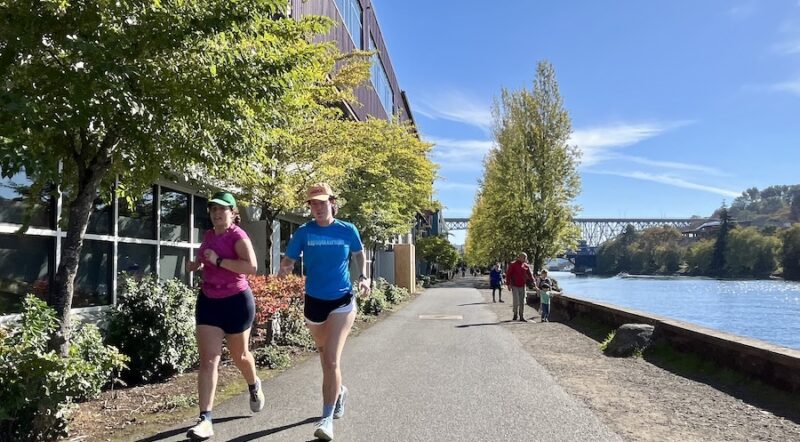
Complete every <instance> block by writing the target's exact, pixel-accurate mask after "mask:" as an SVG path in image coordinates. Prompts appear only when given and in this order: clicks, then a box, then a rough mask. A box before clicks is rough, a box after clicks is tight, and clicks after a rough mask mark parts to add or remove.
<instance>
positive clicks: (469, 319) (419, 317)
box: [141, 285, 622, 442]
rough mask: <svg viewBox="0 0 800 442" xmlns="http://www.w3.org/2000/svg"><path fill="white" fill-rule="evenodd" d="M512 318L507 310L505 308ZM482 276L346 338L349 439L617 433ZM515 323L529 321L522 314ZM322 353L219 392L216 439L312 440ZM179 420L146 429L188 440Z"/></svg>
mask: <svg viewBox="0 0 800 442" xmlns="http://www.w3.org/2000/svg"><path fill="white" fill-rule="evenodd" d="M504 319H506V318H504ZM497 321H498V319H497V317H496V315H495V314H494V313H492V312H491V311H490V310H489V309H488V308H487V307H486V304H484V300H483V298H482V296H481V295H480V293H479V292H478V291H477V290H476V289H474V288H471V287H470V288H467V287H457V286H455V285H452V286H451V287H442V288H433V289H428V290H426V291H425V292H424V293H423V294H422V295H420V296H419V297H417V298H416V299H415V300H414V301H413V302H411V303H409V304H408V305H407V306H406V307H405V308H403V309H402V310H400V311H398V312H395V313H394V314H392V315H391V316H389V317H388V318H385V319H383V320H381V321H380V322H379V323H377V324H375V325H374V326H372V327H370V328H368V329H366V330H364V331H363V332H361V333H360V334H359V335H358V336H355V337H351V338H350V339H348V342H347V345H346V347H345V350H344V355H343V358H342V375H343V379H344V384H345V385H347V387H348V388H349V390H350V396H349V400H348V403H347V409H346V413H345V416H344V417H343V418H342V419H337V420H335V421H334V435H335V439H334V440H341V441H370V442H374V441H452V440H463V441H500V440H504V441H513V440H525V441H528V440H535V441H620V440H622V439H621V438H620V437H619V436H618V435H616V434H615V433H613V432H612V431H611V430H609V429H608V428H607V427H606V426H605V425H603V424H602V423H601V422H600V421H599V420H598V419H597V418H596V417H595V416H594V415H593V414H592V412H591V411H590V410H588V409H587V408H586V407H585V406H584V405H582V404H581V403H580V402H579V401H577V400H575V399H574V398H572V397H570V396H569V395H568V394H567V393H565V392H564V391H563V390H562V389H561V388H560V387H559V386H558V385H557V384H556V382H555V381H554V380H553V378H552V377H551V376H550V374H549V373H548V372H547V371H546V370H545V369H544V368H543V367H542V366H541V365H539V363H537V362H536V360H534V359H533V358H532V357H531V356H530V355H529V354H528V353H526V352H525V351H524V350H523V348H522V346H521V345H520V343H519V341H517V339H516V338H515V337H514V336H513V335H512V334H511V333H510V332H509V331H508V330H507V329H506V328H505V327H499V326H497V324H498V322H497ZM513 326H522V327H524V326H529V324H526V323H521V322H520V323H518V325H517V324H513ZM321 385H322V370H321V368H320V365H319V358H317V357H312V358H310V359H309V360H307V361H305V362H304V363H302V364H300V365H298V366H297V367H294V368H292V369H290V370H287V371H286V372H284V373H282V374H280V375H279V376H276V377H274V378H273V379H270V380H267V381H265V382H264V392H265V394H266V396H267V405H266V407H265V408H264V410H263V411H262V412H261V413H257V414H252V413H251V412H250V409H249V406H248V399H247V395H246V394H242V395H240V396H237V397H234V398H232V399H230V400H228V401H226V402H225V403H222V404H217V405H216V407H215V410H214V432H215V436H214V438H213V440H215V441H252V440H263V441H308V440H316V439H315V438H314V437H313V432H314V429H313V423H314V421H316V420H317V419H318V416H319V414H320V412H321V411H322V400H321V392H320V389H321ZM192 424H193V422H189V421H186V422H183V423H181V424H180V425H177V426H175V427H172V428H169V429H165V430H164V431H162V432H160V433H158V434H154V435H152V436H150V437H148V438H146V439H141V441H177V440H185V433H186V430H187V429H188V428H189V427H190V426H191V425H192Z"/></svg>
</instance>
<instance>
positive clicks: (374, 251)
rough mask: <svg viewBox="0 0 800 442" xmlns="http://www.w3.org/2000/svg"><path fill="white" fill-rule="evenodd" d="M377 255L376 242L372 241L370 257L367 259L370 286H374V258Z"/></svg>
mask: <svg viewBox="0 0 800 442" xmlns="http://www.w3.org/2000/svg"><path fill="white" fill-rule="evenodd" d="M377 256H378V242H377V241H376V242H374V243H372V259H371V260H370V261H369V279H370V281H371V282H370V286H375V258H376V257H377Z"/></svg>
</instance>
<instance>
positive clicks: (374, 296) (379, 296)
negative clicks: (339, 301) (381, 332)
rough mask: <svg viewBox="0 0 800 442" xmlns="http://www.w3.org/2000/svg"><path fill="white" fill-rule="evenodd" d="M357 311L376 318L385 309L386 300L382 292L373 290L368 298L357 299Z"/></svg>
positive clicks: (376, 289)
mask: <svg viewBox="0 0 800 442" xmlns="http://www.w3.org/2000/svg"><path fill="white" fill-rule="evenodd" d="M356 302H357V303H358V311H360V312H361V313H362V314H364V315H369V316H378V315H380V314H381V312H382V311H383V309H384V308H385V307H386V298H385V296H384V293H383V291H382V290H380V289H378V288H375V289H374V290H372V293H370V295H369V297H368V298H361V297H359V298H357V300H356Z"/></svg>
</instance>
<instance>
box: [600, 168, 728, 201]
mask: <svg viewBox="0 0 800 442" xmlns="http://www.w3.org/2000/svg"><path fill="white" fill-rule="evenodd" d="M589 173H594V174H598V175H614V176H621V177H625V178H633V179H637V180H643V181H653V182H656V183H661V184H666V185H668V186H673V187H680V188H684V189H694V190H700V191H702V192H708V193H713V194H717V195H722V196H726V197H730V198H736V197H737V196H740V195H741V192H735V191H733V190H728V189H722V188H719V187H714V186H707V185H704V184H698V183H694V182H691V181H688V180H685V179H683V178H679V177H675V176H671V175H659V174H652V173H647V172H639V171H634V172H613V171H589Z"/></svg>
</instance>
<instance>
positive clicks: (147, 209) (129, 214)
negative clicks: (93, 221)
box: [117, 189, 155, 239]
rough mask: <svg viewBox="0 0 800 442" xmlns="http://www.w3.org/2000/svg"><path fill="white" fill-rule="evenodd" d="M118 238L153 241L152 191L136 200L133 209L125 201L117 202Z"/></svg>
mask: <svg viewBox="0 0 800 442" xmlns="http://www.w3.org/2000/svg"><path fill="white" fill-rule="evenodd" d="M117 222H118V223H119V236H123V237H129V238H143V239H155V217H154V216H153V190H152V189H151V190H149V191H148V192H147V193H146V194H144V195H143V196H142V198H140V199H138V200H137V201H136V202H135V203H134V206H133V209H131V208H129V207H128V204H127V203H126V202H125V201H120V202H119V220H117Z"/></svg>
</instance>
